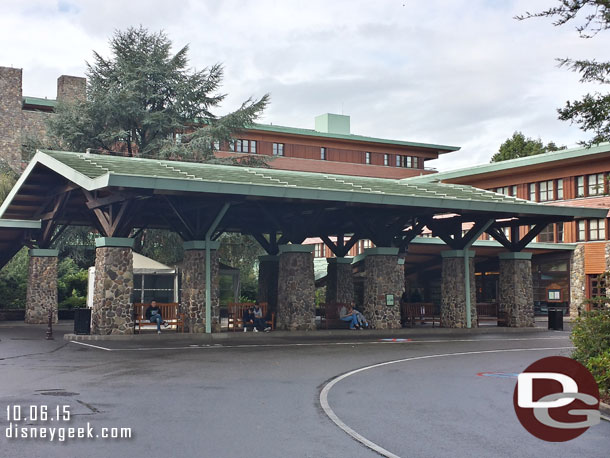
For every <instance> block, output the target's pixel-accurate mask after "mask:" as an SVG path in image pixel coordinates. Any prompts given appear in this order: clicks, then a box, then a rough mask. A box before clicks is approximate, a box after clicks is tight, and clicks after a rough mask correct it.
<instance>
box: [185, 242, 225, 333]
mask: <svg viewBox="0 0 610 458" xmlns="http://www.w3.org/2000/svg"><path fill="white" fill-rule="evenodd" d="M205 244H206V242H205V241H200V240H193V241H189V242H184V262H183V266H182V296H181V304H182V312H183V313H184V314H185V323H184V328H185V330H186V331H187V332H190V333H193V334H196V333H205V289H206V288H205V246H206V245H205ZM218 247H219V242H210V265H211V268H212V271H211V281H212V284H211V305H212V310H211V311H212V316H211V318H212V332H220V299H219V298H220V283H219V275H218V272H219V263H218Z"/></svg>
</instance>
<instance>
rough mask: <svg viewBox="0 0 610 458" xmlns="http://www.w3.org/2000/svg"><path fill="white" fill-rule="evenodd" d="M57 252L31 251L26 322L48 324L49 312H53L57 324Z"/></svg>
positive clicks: (36, 249) (37, 249)
mask: <svg viewBox="0 0 610 458" xmlns="http://www.w3.org/2000/svg"><path fill="white" fill-rule="evenodd" d="M58 254H59V252H58V251H57V250H46V249H40V248H34V249H31V250H30V263H29V267H28V289H27V299H26V304H25V322H26V323H29V324H46V323H48V322H49V310H53V323H57V255H58Z"/></svg>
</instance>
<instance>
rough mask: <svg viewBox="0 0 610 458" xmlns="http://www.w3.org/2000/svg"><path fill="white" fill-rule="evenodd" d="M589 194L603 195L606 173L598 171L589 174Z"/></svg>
mask: <svg viewBox="0 0 610 458" xmlns="http://www.w3.org/2000/svg"><path fill="white" fill-rule="evenodd" d="M587 181H588V184H589V186H588V188H589V195H590V196H601V195H602V194H603V193H604V174H603V173H596V174H595V175H589V176H588V177H587Z"/></svg>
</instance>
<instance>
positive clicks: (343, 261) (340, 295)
mask: <svg viewBox="0 0 610 458" xmlns="http://www.w3.org/2000/svg"><path fill="white" fill-rule="evenodd" d="M326 262H328V267H327V271H326V272H327V274H326V302H327V303H333V302H334V303H338V304H349V303H350V302H352V301H353V300H354V279H353V278H352V258H328V259H327V260H326Z"/></svg>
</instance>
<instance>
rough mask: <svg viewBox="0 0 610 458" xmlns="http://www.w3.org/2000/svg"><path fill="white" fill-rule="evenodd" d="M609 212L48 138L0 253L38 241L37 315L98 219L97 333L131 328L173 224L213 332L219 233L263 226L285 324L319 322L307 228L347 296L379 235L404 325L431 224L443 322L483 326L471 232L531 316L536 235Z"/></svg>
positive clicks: (186, 302)
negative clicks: (60, 254) (145, 233)
mask: <svg viewBox="0 0 610 458" xmlns="http://www.w3.org/2000/svg"><path fill="white" fill-rule="evenodd" d="M605 213H606V210H603V209H591V208H578V207H554V206H547V205H542V204H538V203H532V202H527V201H525V200H521V199H517V198H514V197H509V196H504V195H501V194H496V193H494V192H490V191H484V190H480V189H476V188H472V187H470V186H462V185H454V184H445V183H427V182H413V183H410V182H409V180H400V181H399V180H394V179H382V178H365V177H352V176H346V175H332V174H321V173H307V172H291V171H282V170H272V169H264V168H248V167H232V166H224V165H212V164H201V163H189V162H177V161H162V160H153V159H139V158H125V157H115V156H107V155H97V154H86V153H85V154H82V153H70V152H58V151H39V152H38V153H37V154H36V155H35V157H34V158H33V159H32V161H31V162H30V164H29V166H28V167H27V169H26V170H25V172H24V174H23V175H22V176H21V178H20V179H19V181H18V182H17V184H16V185H15V187H14V188H13V190H12V191H11V193H10V194H9V196H8V198H7V199H6V201H5V202H4V204H3V205H2V207H1V208H0V266H2V265H4V264H5V263H6V262H8V261H9V260H10V259H11V257H12V256H14V254H15V253H16V252H17V251H18V250H19V249H21V248H22V247H23V246H29V247H30V267H29V280H28V294H27V305H26V321H27V322H31V323H37V322H42V321H44V320H45V319H46V316H47V315H48V311H49V310H52V311H56V310H57V251H56V250H53V249H52V246H53V243H54V241H55V240H56V238H57V237H58V236H59V235H61V233H62V231H63V230H64V229H65V228H66V227H68V226H70V225H80V226H90V227H94V228H95V229H96V230H97V232H98V234H99V237H98V238H97V239H96V261H95V268H96V278H95V284H94V301H93V311H92V333H94V334H130V333H133V332H134V328H133V304H132V303H131V297H132V290H133V267H132V265H133V263H132V248H133V240H134V239H133V237H134V236H135V235H136V234H137V233H138V231H140V230H142V229H146V228H159V229H169V230H172V231H175V232H177V233H178V234H179V235H180V236H181V237H182V239H183V240H184V248H185V259H184V263H183V265H184V269H183V272H182V297H181V304H182V307H183V311H184V312H185V313H186V323H185V325H186V329H188V331H189V332H192V333H200V332H214V331H217V330H219V328H220V326H219V299H218V256H217V249H218V247H219V242H218V241H217V239H218V237H219V236H220V235H221V234H222V233H224V232H239V233H242V234H250V235H252V236H253V237H254V238H255V239H256V240H257V241H258V242H259V243H260V244H261V245H262V246H263V248H264V249H265V251H266V252H267V256H264V257H261V259H260V268H259V289H260V294H261V297H262V298H263V300H265V299H267V300H268V302H269V307H270V309H271V310H272V311H274V312H275V313H276V314H277V325H278V326H277V327H278V328H279V329H285V330H312V329H315V308H314V294H315V285H314V273H313V257H312V254H311V253H312V250H313V246H312V245H303V241H304V240H305V239H307V238H309V237H319V238H321V239H322V240H323V241H324V242H325V243H326V245H327V246H328V247H329V248H330V249H331V250H332V252H333V253H334V254H335V255H336V258H333V260H331V261H330V262H329V264H328V276H327V285H328V289H329V291H332V292H333V294H336V296H337V298H339V297H341V298H343V299H344V300H345V298H346V297H347V296H349V291H350V288H352V286H351V285H352V278H351V269H350V268H349V263H350V261H349V260H347V259H346V258H345V256H346V254H347V253H348V252H349V250H350V248H351V247H352V246H353V245H354V244H355V243H357V242H358V241H359V240H362V239H368V240H371V241H372V242H373V243H374V244H375V248H370V249H368V250H365V253H364V266H365V267H364V268H365V272H366V274H365V284H364V295H363V304H362V308H363V312H364V313H365V315H366V316H367V317H369V319H370V322H371V324H373V326H375V327H376V328H378V329H390V328H395V327H399V326H400V314H399V311H398V308H397V307H396V306H394V305H392V301H388V300H387V298H388V297H392V296H393V297H396V298H398V297H400V295H401V293H402V291H403V289H404V260H405V259H407V260H408V258H409V245H410V243H411V242H412V241H413V239H414V238H415V237H416V236H418V235H420V234H421V233H422V231H423V230H424V229H425V228H428V229H429V230H431V231H432V234H433V235H435V236H438V237H440V238H441V239H442V240H443V242H444V243H445V244H446V250H444V251H442V252H441V253H440V254H441V257H442V293H441V295H442V298H441V317H442V323H443V325H444V326H448V327H470V326H472V325H473V323H476V307H474V303H475V299H474V264H473V257H474V252H473V250H472V249H471V246H472V244H473V242H474V241H475V240H477V239H478V238H479V237H480V236H481V235H482V234H483V233H487V234H489V236H491V237H493V238H494V239H496V240H497V241H498V242H499V243H500V244H502V246H503V247H504V248H505V250H506V251H505V252H504V253H501V254H500V256H499V258H500V273H499V275H500V291H501V294H500V297H499V309H500V310H501V311H503V312H504V313H505V314H506V316H507V324H508V325H509V326H532V325H533V320H534V313H533V300H532V285H531V278H532V276H531V263H530V259H531V253H527V252H524V251H523V249H524V248H525V247H526V245H527V244H528V243H529V242H531V241H532V240H534V238H535V237H536V236H537V235H538V234H539V233H540V232H541V231H542V230H543V229H544V228H545V227H546V225H547V224H549V223H555V222H562V221H571V220H573V219H574V218H602V217H604V216H605ZM463 227H469V229H468V230H463ZM523 227H527V230H526V231H523V230H521V231H520V230H519V228H523ZM507 228H508V229H507ZM505 230H508V231H509V232H510V234H511V236H510V237H507V236H506V235H505ZM524 234H525V235H524ZM352 289H353V288H352ZM347 298H349V297H347ZM468 311H470V313H468Z"/></svg>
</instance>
